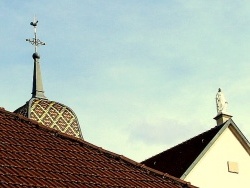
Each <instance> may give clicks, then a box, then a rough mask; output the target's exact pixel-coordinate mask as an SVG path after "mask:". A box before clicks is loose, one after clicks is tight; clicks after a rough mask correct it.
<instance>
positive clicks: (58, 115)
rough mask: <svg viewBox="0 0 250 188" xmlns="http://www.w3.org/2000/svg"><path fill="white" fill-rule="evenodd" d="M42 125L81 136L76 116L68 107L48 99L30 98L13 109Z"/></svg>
mask: <svg viewBox="0 0 250 188" xmlns="http://www.w3.org/2000/svg"><path fill="white" fill-rule="evenodd" d="M14 112H15V113H18V114H21V115H23V116H25V117H28V118H30V119H33V120H35V121H38V122H39V123H42V124H43V125H45V126H47V127H50V128H53V129H56V130H59V131H61V132H63V133H66V134H68V135H71V136H75V137H78V138H82V133H81V129H80V125H79V122H78V119H77V116H76V115H75V113H74V112H73V110H72V109H70V108H69V107H67V106H65V105H63V104H61V103H58V102H55V101H50V100H48V99H42V98H31V99H30V100H29V101H28V102H27V103H26V104H25V105H23V106H22V107H20V108H18V109H17V110H15V111H14Z"/></svg>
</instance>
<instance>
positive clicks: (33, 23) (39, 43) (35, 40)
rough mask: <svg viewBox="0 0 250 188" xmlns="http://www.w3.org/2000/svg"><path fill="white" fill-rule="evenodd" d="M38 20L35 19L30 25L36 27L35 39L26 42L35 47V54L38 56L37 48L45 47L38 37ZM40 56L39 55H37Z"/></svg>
mask: <svg viewBox="0 0 250 188" xmlns="http://www.w3.org/2000/svg"><path fill="white" fill-rule="evenodd" d="M37 23H38V20H36V18H34V21H33V22H30V25H32V26H33V27H34V36H35V37H34V38H32V39H26V41H28V42H30V43H31V44H32V45H33V46H35V54H37V48H38V46H39V45H45V43H44V42H42V41H40V40H39V39H38V38H37V36H36V27H37ZM37 55H38V54H37Z"/></svg>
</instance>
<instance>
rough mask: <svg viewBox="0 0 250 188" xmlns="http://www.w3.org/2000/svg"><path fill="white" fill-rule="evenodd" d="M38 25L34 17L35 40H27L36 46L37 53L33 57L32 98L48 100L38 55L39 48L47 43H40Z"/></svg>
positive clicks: (32, 23)
mask: <svg viewBox="0 0 250 188" xmlns="http://www.w3.org/2000/svg"><path fill="white" fill-rule="evenodd" d="M37 23H38V20H36V18H35V17H34V21H33V22H31V23H30V25H32V26H33V27H34V38H32V39H26V41H28V42H30V43H31V44H32V45H33V46H35V53H33V55H32V57H33V59H34V72H33V88H32V98H44V99H46V97H45V96H44V90H43V83H42V75H41V70H40V63H39V59H40V56H39V54H38V53H37V48H38V46H39V45H45V43H44V42H42V41H40V40H39V39H38V38H37V34H36V27H37Z"/></svg>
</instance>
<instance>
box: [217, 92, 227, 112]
mask: <svg viewBox="0 0 250 188" xmlns="http://www.w3.org/2000/svg"><path fill="white" fill-rule="evenodd" d="M227 104H228V102H227V101H226V99H225V96H224V94H223V93H222V92H221V89H220V88H219V90H218V93H217V94H216V106H217V112H218V114H220V113H223V114H226V112H227Z"/></svg>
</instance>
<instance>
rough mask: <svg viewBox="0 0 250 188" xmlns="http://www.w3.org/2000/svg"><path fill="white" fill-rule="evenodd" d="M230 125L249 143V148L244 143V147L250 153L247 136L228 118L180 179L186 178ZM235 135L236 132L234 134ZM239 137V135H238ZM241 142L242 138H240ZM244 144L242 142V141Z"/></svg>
mask: <svg viewBox="0 0 250 188" xmlns="http://www.w3.org/2000/svg"><path fill="white" fill-rule="evenodd" d="M230 125H232V126H233V127H234V129H235V130H236V131H237V133H238V135H239V136H240V138H241V139H242V140H244V141H245V142H246V144H247V145H248V147H249V148H247V149H246V148H245V147H244V145H243V147H244V148H245V149H246V151H247V152H248V153H249V155H250V144H249V142H248V140H247V139H246V138H245V136H244V135H243V134H242V133H241V131H240V130H239V128H238V127H237V126H236V124H235V123H234V121H233V120H232V119H228V120H227V121H226V122H225V124H224V125H223V126H222V127H221V128H220V130H219V131H218V133H217V134H216V135H215V136H214V138H213V139H212V140H211V141H210V142H209V143H208V144H207V146H206V147H205V148H204V149H203V151H202V152H201V153H200V154H199V155H198V157H197V158H196V159H195V160H194V162H193V163H192V164H191V165H190V166H189V167H188V169H187V170H186V171H185V172H184V173H183V175H182V176H181V177H180V179H184V178H186V176H187V175H188V174H189V173H190V171H191V170H192V169H193V168H194V167H195V165H196V164H197V163H198V162H199V161H200V160H201V158H202V157H203V156H204V155H205V153H206V152H207V151H208V150H209V148H210V147H211V146H212V145H213V144H214V142H215V141H216V140H217V139H218V138H219V136H220V135H221V134H222V133H223V132H224V130H225V129H226V128H230ZM232 133H233V134H234V132H233V131H232ZM234 135H235V134H234ZM235 136H236V135H235ZM236 137H237V136H236ZM237 139H238V140H239V137H237ZM239 142H240V140H239ZM241 144H242V143H241Z"/></svg>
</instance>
